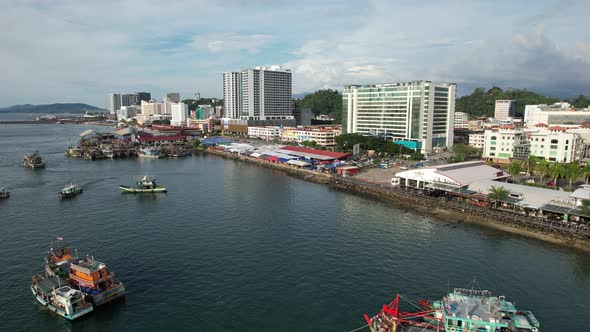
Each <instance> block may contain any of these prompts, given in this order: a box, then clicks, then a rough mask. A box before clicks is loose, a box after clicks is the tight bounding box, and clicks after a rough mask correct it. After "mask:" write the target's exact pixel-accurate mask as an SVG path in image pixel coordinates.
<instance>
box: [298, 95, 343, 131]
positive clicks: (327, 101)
mask: <svg viewBox="0 0 590 332" xmlns="http://www.w3.org/2000/svg"><path fill="white" fill-rule="evenodd" d="M293 106H294V107H295V108H297V109H302V108H310V109H311V111H312V113H313V114H314V115H320V114H326V115H330V116H332V117H334V118H335V119H336V120H335V121H334V122H335V123H341V122H342V94H340V92H338V90H332V89H326V90H318V91H316V92H314V93H310V94H308V95H305V97H303V98H301V99H293Z"/></svg>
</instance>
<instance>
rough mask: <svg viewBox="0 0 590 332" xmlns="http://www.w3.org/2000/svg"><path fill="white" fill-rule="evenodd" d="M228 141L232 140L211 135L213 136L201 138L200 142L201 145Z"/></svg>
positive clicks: (227, 142)
mask: <svg viewBox="0 0 590 332" xmlns="http://www.w3.org/2000/svg"><path fill="white" fill-rule="evenodd" d="M229 143H233V141H230V140H228V139H225V138H223V137H220V136H213V137H209V138H203V139H202V140H201V144H203V145H217V144H229Z"/></svg>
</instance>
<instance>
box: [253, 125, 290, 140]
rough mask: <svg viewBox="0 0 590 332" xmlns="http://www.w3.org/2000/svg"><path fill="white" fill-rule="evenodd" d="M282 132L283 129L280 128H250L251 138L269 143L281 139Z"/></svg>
mask: <svg viewBox="0 0 590 332" xmlns="http://www.w3.org/2000/svg"><path fill="white" fill-rule="evenodd" d="M282 132H283V128H282V127H278V126H265V127H248V136H249V137H253V138H261V139H264V140H269V141H270V140H274V139H280V138H281V134H282Z"/></svg>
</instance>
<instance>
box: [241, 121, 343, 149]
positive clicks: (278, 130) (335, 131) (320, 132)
mask: <svg viewBox="0 0 590 332" xmlns="http://www.w3.org/2000/svg"><path fill="white" fill-rule="evenodd" d="M340 134H342V130H341V128H339V127H336V126H333V127H332V126H327V127H279V126H263V127H253V126H252V127H248V136H250V137H254V138H261V139H265V140H274V139H278V140H281V141H283V142H297V143H303V142H305V141H308V142H311V141H313V142H316V143H317V144H318V145H319V146H334V145H336V136H338V135H340Z"/></svg>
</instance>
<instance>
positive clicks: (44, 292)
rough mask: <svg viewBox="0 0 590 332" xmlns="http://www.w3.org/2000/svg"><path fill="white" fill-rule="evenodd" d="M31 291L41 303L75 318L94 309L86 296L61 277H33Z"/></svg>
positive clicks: (53, 310) (63, 315)
mask: <svg viewBox="0 0 590 332" xmlns="http://www.w3.org/2000/svg"><path fill="white" fill-rule="evenodd" d="M32 280H33V281H32V283H31V292H33V295H34V296H35V299H37V301H38V302H39V303H41V305H43V306H44V307H46V308H47V309H49V310H50V311H52V312H54V313H56V314H58V315H60V316H62V317H64V318H66V319H69V320H74V319H76V318H79V317H81V316H83V315H86V314H88V313H90V312H92V310H93V309H94V308H93V306H92V304H91V303H88V302H86V296H85V295H84V294H83V293H82V292H81V291H79V290H77V289H73V288H72V287H70V286H68V284H67V282H65V281H64V280H62V279H61V278H60V277H44V276H42V275H34V276H33V277H32Z"/></svg>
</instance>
